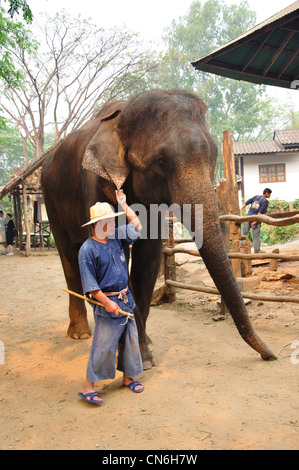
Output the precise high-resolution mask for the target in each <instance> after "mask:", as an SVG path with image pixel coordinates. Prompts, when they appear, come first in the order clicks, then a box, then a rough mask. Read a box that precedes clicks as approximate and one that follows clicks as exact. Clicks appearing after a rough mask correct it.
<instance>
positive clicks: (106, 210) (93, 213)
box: [81, 202, 125, 227]
mask: <svg viewBox="0 0 299 470" xmlns="http://www.w3.org/2000/svg"><path fill="white" fill-rule="evenodd" d="M89 212H90V221H89V222H87V223H86V224H84V225H81V227H85V226H86V225H90V224H95V223H96V222H98V221H99V220H103V219H111V218H112V217H117V216H118V215H121V214H124V213H125V212H114V209H113V207H112V206H110V204H108V202H97V203H96V204H95V205H94V206H91V208H90V209H89Z"/></svg>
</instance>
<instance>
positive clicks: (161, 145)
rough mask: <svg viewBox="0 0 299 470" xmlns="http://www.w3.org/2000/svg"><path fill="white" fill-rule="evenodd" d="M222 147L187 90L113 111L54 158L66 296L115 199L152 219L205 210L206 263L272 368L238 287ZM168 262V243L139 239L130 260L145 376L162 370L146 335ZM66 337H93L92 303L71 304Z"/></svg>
mask: <svg viewBox="0 0 299 470" xmlns="http://www.w3.org/2000/svg"><path fill="white" fill-rule="evenodd" d="M216 158H217V146H216V144H215V141H214V139H213V137H212V136H211V134H210V132H209V130H208V127H207V123H206V106H205V104H204V102H203V101H202V99H201V98H200V97H198V96H197V95H194V94H192V93H189V92H187V91H184V90H177V89H172V90H151V91H146V92H144V93H141V94H139V95H138V96H135V97H134V98H131V99H130V100H127V101H126V100H119V101H113V102H110V103H106V104H105V105H104V106H103V107H102V108H101V109H100V110H99V111H98V113H97V114H96V115H95V117H94V118H93V119H91V120H90V121H88V122H87V123H86V124H85V125H83V126H82V127H81V128H80V129H79V130H77V131H75V132H72V133H70V134H69V135H68V136H67V137H65V138H64V139H63V140H62V141H61V143H60V144H59V145H58V147H56V148H55V149H54V150H53V152H52V153H50V154H49V156H48V157H47V158H46V160H45V162H44V163H43V167H42V175H41V185H42V190H43V194H44V200H45V204H46V210H47V213H48V217H49V222H50V226H51V228H52V231H53V235H54V238H55V242H56V246H57V249H58V251H59V254H60V258H61V262H62V266H63V270H64V274H65V279H66V282H67V286H68V289H69V290H71V291H74V292H77V293H79V294H83V293H82V287H81V281H80V273H79V267H78V261H77V255H78V250H79V248H80V246H81V245H82V243H83V242H84V241H85V240H86V239H87V238H88V236H89V235H90V232H89V231H88V230H89V229H88V227H86V228H81V226H82V225H83V224H84V223H85V222H86V220H88V219H89V208H90V207H91V206H92V205H93V204H95V203H96V202H98V201H100V202H104V201H105V202H109V203H110V204H111V205H112V206H113V207H114V208H115V209H116V198H115V189H116V188H122V189H123V190H124V192H125V194H126V195H127V202H128V204H129V205H132V204H140V205H142V206H143V207H145V208H146V211H148V213H149V211H150V207H151V205H153V204H163V203H164V204H166V205H168V206H171V205H172V204H175V205H176V206H178V207H180V208H182V207H183V205H184V204H188V205H189V206H190V208H191V215H190V226H189V227H187V229H189V231H190V233H194V231H195V224H196V217H195V212H194V207H195V205H196V204H202V207H203V240H202V244H201V246H199V247H198V248H199V252H200V255H201V257H202V259H203V261H204V263H205V265H206V267H207V269H208V271H209V273H210V275H211V277H212V278H213V281H214V283H215V285H216V287H217V288H218V290H219V292H220V293H221V295H222V297H223V299H224V301H225V304H226V306H227V308H228V310H229V311H230V314H231V316H232V318H233V320H234V323H235V325H236V327H237V329H238V331H239V333H240V335H241V337H242V338H243V339H244V340H245V342H246V343H248V344H249V346H251V347H252V348H253V349H254V350H255V351H257V352H258V353H259V354H260V355H261V357H262V358H263V359H264V360H274V359H275V355H274V354H273V353H272V352H271V350H270V349H269V348H268V347H267V346H266V345H265V344H264V343H263V341H262V340H261V339H260V338H259V336H258V335H257V334H256V332H255V331H254V329H253V326H252V323H251V320H250V318H249V315H248V312H247V310H246V306H245V304H244V301H243V298H242V295H241V293H240V290H239V287H238V284H237V282H236V279H235V277H234V274H233V271H232V267H231V263H230V261H229V258H228V255H227V251H226V248H225V244H224V241H223V237H222V233H221V228H220V224H219V220H218V218H219V217H218V206H217V199H216V195H215V190H214V186H213V175H214V169H215V163H216ZM161 258H162V241H161V238H160V237H153V238H151V237H146V238H141V239H140V240H138V241H137V242H135V243H134V244H133V247H132V250H131V272H130V281H129V282H130V289H131V291H132V294H133V297H134V300H135V304H136V307H135V311H134V313H135V318H136V323H137V328H138V333H139V342H140V350H141V355H142V359H143V367H144V369H149V368H151V367H152V364H153V363H154V358H153V355H152V353H151V352H150V348H149V342H150V339H149V337H148V336H147V334H146V321H147V318H148V315H149V310H150V303H151V298H152V293H153V290H154V286H155V281H156V278H157V275H158V272H159V268H160V264H161ZM69 316H70V324H69V328H68V332H67V333H68V335H69V336H70V337H72V338H86V337H89V336H90V335H91V331H90V328H89V325H88V320H87V312H86V306H85V302H84V300H82V299H79V298H77V297H75V296H72V295H70V297H69Z"/></svg>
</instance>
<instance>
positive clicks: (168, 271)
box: [164, 212, 176, 303]
mask: <svg viewBox="0 0 299 470" xmlns="http://www.w3.org/2000/svg"><path fill="white" fill-rule="evenodd" d="M167 247H169V248H174V238H173V212H169V235H168V240H167ZM164 279H165V281H166V280H167V279H170V280H171V281H176V269H175V254H174V253H173V254H171V255H168V254H166V253H164ZM165 298H166V301H167V302H169V303H171V302H175V300H176V291H175V287H173V286H170V285H167V284H166V290H165Z"/></svg>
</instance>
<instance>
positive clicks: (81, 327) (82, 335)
mask: <svg viewBox="0 0 299 470" xmlns="http://www.w3.org/2000/svg"><path fill="white" fill-rule="evenodd" d="M67 335H68V336H69V337H70V338H73V339H88V338H90V336H91V330H90V328H89V326H88V323H87V322H85V321H84V322H80V323H72V322H71V323H70V325H69V327H68V330H67Z"/></svg>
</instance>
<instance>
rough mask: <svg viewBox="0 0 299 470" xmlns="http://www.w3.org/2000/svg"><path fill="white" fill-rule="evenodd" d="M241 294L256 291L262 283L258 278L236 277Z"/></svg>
mask: <svg viewBox="0 0 299 470" xmlns="http://www.w3.org/2000/svg"><path fill="white" fill-rule="evenodd" d="M236 280H237V283H238V285H239V288H240V291H241V292H250V291H252V290H254V289H256V288H257V287H258V285H259V283H260V280H259V278H258V276H251V277H236Z"/></svg>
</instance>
